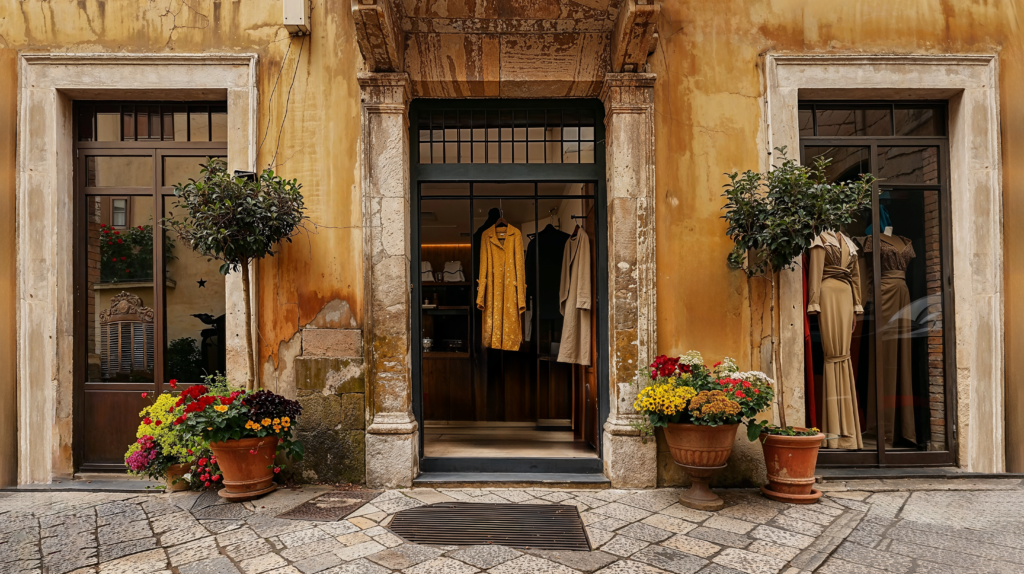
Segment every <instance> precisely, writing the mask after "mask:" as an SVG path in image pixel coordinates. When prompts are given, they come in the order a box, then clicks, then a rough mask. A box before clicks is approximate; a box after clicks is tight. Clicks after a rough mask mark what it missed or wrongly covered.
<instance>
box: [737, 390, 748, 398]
mask: <svg viewBox="0 0 1024 574" xmlns="http://www.w3.org/2000/svg"><path fill="white" fill-rule="evenodd" d="M736 396H737V397H739V398H741V399H745V398H747V395H745V394H743V391H736Z"/></svg>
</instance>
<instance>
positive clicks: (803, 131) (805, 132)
mask: <svg viewBox="0 0 1024 574" xmlns="http://www.w3.org/2000/svg"><path fill="white" fill-rule="evenodd" d="M799 114H800V117H799V124H800V136H801V137H803V136H813V135H814V111H813V110H800V112H799Z"/></svg>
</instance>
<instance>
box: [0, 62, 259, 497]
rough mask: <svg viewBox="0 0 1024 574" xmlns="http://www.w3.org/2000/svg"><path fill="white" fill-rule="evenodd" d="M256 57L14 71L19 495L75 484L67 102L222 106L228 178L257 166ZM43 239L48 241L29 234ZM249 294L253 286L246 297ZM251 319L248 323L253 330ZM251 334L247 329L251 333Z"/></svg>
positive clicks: (235, 283) (236, 361)
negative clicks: (67, 481)
mask: <svg viewBox="0 0 1024 574" xmlns="http://www.w3.org/2000/svg"><path fill="white" fill-rule="evenodd" d="M256 65H257V56H256V54H247V53H240V54H218V53H210V54H105V53H95V54H88V53H86V54H66V53H27V52H26V53H22V54H21V55H20V58H19V62H18V86H19V88H18V118H17V146H18V148H17V158H16V192H15V193H16V202H17V207H16V209H17V215H16V218H17V229H16V243H17V246H16V250H17V278H16V282H17V303H16V314H17V361H18V364H17V381H16V384H17V389H18V404H17V413H18V434H17V437H9V438H4V439H3V440H12V441H14V440H16V441H17V442H18V444H17V449H18V483H19V484H31V483H49V482H51V481H52V479H53V478H54V477H67V476H70V475H71V474H72V472H73V470H74V469H73V464H74V461H73V455H72V452H73V446H72V441H73V436H72V435H73V428H74V425H73V421H72V413H73V412H74V405H73V399H74V369H73V360H72V359H73V357H74V345H75V341H74V334H75V329H74V313H73V310H74V291H73V287H74V264H73V258H74V252H75V249H74V240H73V230H74V227H75V226H74V214H75V204H74V194H73V192H74V185H73V163H74V154H73V151H72V146H73V137H74V134H73V133H72V125H73V122H72V102H73V101H74V100H76V99H79V100H84V99H88V100H114V99H117V100H167V99H182V100H215V99H216V100H222V101H223V100H227V102H228V122H229V123H228V158H229V167H230V168H231V169H245V170H249V169H252V168H253V166H254V165H255V160H256V145H255V144H256V127H257V122H256V113H257V105H256V104H257V86H256V69H257V68H256ZM36 229H52V230H53V231H54V232H53V234H52V235H48V236H46V235H43V236H41V235H39V234H38V233H33V230H36ZM252 290H253V292H254V293H255V292H256V286H255V285H253V286H252ZM226 292H227V293H226V304H227V329H228V332H229V333H231V335H230V336H229V337H228V341H227V355H228V356H227V360H228V373H229V374H230V375H231V376H233V377H238V376H244V375H245V371H246V366H245V364H246V363H245V338H244V336H243V335H244V330H243V329H245V328H246V327H245V325H244V318H243V317H244V315H243V312H242V309H241V303H240V300H241V297H239V296H238V295H239V293H240V292H241V280H240V279H239V278H238V277H237V276H233V275H229V276H228V278H227V285H226ZM255 322H256V321H255V317H254V320H253V323H254V324H255ZM250 328H253V329H254V327H253V326H251V327H250Z"/></svg>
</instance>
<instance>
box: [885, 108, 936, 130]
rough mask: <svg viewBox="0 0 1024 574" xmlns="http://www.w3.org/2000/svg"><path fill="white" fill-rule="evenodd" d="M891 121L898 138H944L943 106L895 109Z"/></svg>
mask: <svg viewBox="0 0 1024 574" xmlns="http://www.w3.org/2000/svg"><path fill="white" fill-rule="evenodd" d="M893 119H894V121H895V122H896V135H898V136H945V135H946V108H945V107H944V106H915V107H904V108H901V107H899V106H897V107H896V111H895V114H894V115H893Z"/></svg>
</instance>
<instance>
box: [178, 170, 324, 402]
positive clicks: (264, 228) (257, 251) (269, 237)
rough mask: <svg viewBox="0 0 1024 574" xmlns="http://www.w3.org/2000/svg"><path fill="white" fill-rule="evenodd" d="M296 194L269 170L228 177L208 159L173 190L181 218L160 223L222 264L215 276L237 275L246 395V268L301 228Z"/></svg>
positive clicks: (249, 381)
mask: <svg viewBox="0 0 1024 574" xmlns="http://www.w3.org/2000/svg"><path fill="white" fill-rule="evenodd" d="M301 189H302V185H301V184H300V183H299V182H298V180H296V179H291V180H288V179H283V178H281V177H280V176H278V175H276V174H275V173H274V172H273V171H272V170H269V169H265V170H263V173H261V174H259V177H257V178H248V177H237V176H233V175H231V174H230V173H228V169H227V164H226V163H225V162H224V160H223V159H220V158H212V159H210V160H209V161H208V162H207V163H206V164H205V165H203V168H202V171H201V172H200V177H199V179H198V180H189V182H188V183H184V184H177V185H175V186H174V196H175V198H176V200H177V202H176V206H175V208H174V211H178V212H179V213H180V212H184V217H182V218H181V219H177V218H175V214H174V213H173V212H172V213H170V214H169V215H170V217H168V218H165V219H164V220H163V223H164V225H165V226H166V227H167V228H168V229H170V230H171V231H173V232H175V233H176V234H177V235H178V237H179V239H181V241H182V243H184V244H185V245H186V246H189V247H191V248H192V250H193V251H195V252H197V253H199V254H201V255H203V256H206V257H211V258H213V259H217V260H219V261H223V262H224V263H223V264H222V265H221V266H220V272H221V274H223V275H227V274H228V273H229V272H231V271H238V270H241V273H242V300H243V304H244V306H245V326H246V329H245V349H246V365H247V366H248V374H247V378H246V384H245V389H246V390H247V391H251V390H253V389H254V387H255V372H256V365H255V363H256V360H255V358H254V355H253V353H254V350H253V343H252V327H251V325H252V301H251V295H250V280H249V264H250V263H251V262H253V261H256V260H259V259H263V258H264V257H267V256H273V255H274V254H275V249H276V248H277V245H278V244H279V243H280V242H281V241H287V242H289V243H291V240H292V237H293V236H294V235H295V234H297V233H298V232H299V230H301V229H303V228H304V223H305V221H307V220H308V219H309V218H308V217H306V214H305V204H304V203H303V199H302V193H301V192H300V190H301Z"/></svg>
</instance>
